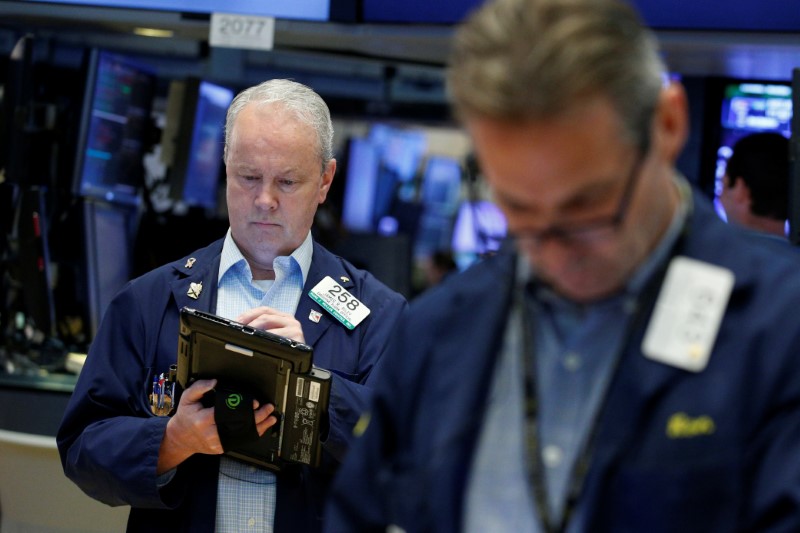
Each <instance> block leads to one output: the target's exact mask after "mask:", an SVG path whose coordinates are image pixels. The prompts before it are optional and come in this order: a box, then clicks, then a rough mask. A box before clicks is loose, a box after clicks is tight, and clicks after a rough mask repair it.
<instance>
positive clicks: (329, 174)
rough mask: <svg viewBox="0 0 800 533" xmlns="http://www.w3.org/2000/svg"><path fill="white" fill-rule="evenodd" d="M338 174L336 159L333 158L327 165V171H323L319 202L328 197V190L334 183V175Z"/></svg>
mask: <svg viewBox="0 0 800 533" xmlns="http://www.w3.org/2000/svg"><path fill="white" fill-rule="evenodd" d="M335 174H336V160H335V159H331V160H330V161H328V163H327V164H326V165H325V171H324V172H323V173H322V183H320V186H319V198H318V202H319V203H320V204H321V203H323V202H324V201H325V198H327V197H328V191H329V190H330V189H331V183H333V176H334V175H335Z"/></svg>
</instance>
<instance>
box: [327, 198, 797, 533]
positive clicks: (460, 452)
mask: <svg viewBox="0 0 800 533" xmlns="http://www.w3.org/2000/svg"><path fill="white" fill-rule="evenodd" d="M695 196H697V195H695ZM694 204H695V207H694V210H693V212H692V215H691V217H690V222H689V226H688V233H687V234H686V235H685V237H684V238H683V239H682V243H681V244H680V246H679V248H680V249H679V250H677V253H680V254H682V255H685V256H689V257H693V258H696V259H699V260H702V261H705V262H708V263H713V264H716V265H721V266H723V267H726V268H728V269H730V270H731V271H733V273H734V275H735V285H734V288H733V292H732V294H731V297H730V301H729V304H728V307H727V310H726V312H725V315H724V318H723V321H722V324H721V328H720V330H719V335H718V338H717V340H716V343H715V345H714V347H713V351H712V353H711V356H710V360H709V363H708V366H707V368H706V369H705V370H703V371H702V372H699V373H692V372H689V371H685V370H681V369H679V368H675V367H672V366H668V365H666V364H661V363H658V362H655V361H653V360H650V359H647V358H646V357H644V355H642V351H641V344H642V338H643V335H644V330H645V328H646V325H647V323H648V322H649V316H650V314H651V312H652V307H653V303H652V302H651V303H650V304H649V306H648V308H645V310H644V313H645V314H644V318H645V320H643V321H642V322H641V323H640V324H641V325H640V326H639V327H638V329H637V331H634V332H633V334H632V335H631V336H630V338H629V339H628V340H627V344H626V348H625V350H624V351H623V354H622V358H621V361H620V364H619V367H618V369H617V371H616V373H615V375H614V377H613V380H612V382H611V384H610V388H609V391H608V396H607V398H606V403H605V406H604V409H603V411H602V412H601V414H600V418H599V422H598V424H599V425H598V427H597V434H596V438H595V445H594V448H593V453H592V455H591V461H590V464H589V470H588V474H587V477H586V479H585V484H584V486H583V491H582V493H581V494H580V497H579V500H578V503H577V505H578V506H579V507H580V508H581V512H580V513H578V514H580V515H582V516H584V517H585V522H584V523H583V524H581V525H580V527H579V528H578V530H579V531H587V532H592V533H605V532H609V533H610V532H613V533H620V532H623V533H624V532H637V533H640V532H644V531H646V532H648V533H653V532H662V531H663V532H676V531H680V532H694V531H696V532H703V533H707V532H711V531H714V532H722V531H724V532H733V531H759V532H764V531H786V532H788V531H800V320H799V319H798V313H797V308H798V306H800V260H798V256H797V255H796V254H794V253H793V251H791V250H790V248H789V247H787V246H785V245H784V246H780V247H779V246H769V245H768V244H764V243H761V244H759V242H757V241H756V240H755V239H750V238H748V237H747V236H745V235H744V234H743V233H742V232H740V231H737V230H734V229H732V228H730V227H727V226H726V225H725V224H724V223H723V222H722V221H721V220H719V219H718V217H717V216H716V215H715V214H714V213H713V211H712V209H711V206H710V205H709V203H708V202H707V201H705V200H704V199H702V198H698V197H696V198H695V202H694ZM514 265H515V257H514V256H512V255H510V254H509V255H506V254H500V255H498V256H496V257H494V258H491V259H487V260H485V261H483V262H482V263H480V264H478V265H476V266H475V267H473V268H472V269H470V270H468V271H467V272H465V273H463V274H462V275H459V276H456V277H454V278H453V279H450V280H448V281H446V282H445V283H444V285H442V286H440V287H439V288H438V289H434V290H432V291H431V292H429V293H427V294H425V295H423V296H422V297H421V298H420V299H418V300H415V301H414V302H412V305H411V306H410V308H409V312H408V313H406V314H404V317H403V318H402V319H401V321H400V324H399V326H398V328H397V335H398V339H397V340H396V341H393V343H392V346H393V347H394V348H396V349H393V350H391V351H390V352H388V353H387V354H386V356H385V357H384V358H383V360H382V361H381V363H380V365H379V368H378V369H376V376H375V381H374V387H375V391H376V394H375V397H374V399H373V405H372V407H371V408H370V411H369V413H368V419H369V425H368V427H367V430H366V432H365V433H364V434H363V436H361V437H360V438H358V439H356V441H355V442H354V443H353V445H352V446H351V448H350V452H349V453H348V455H347V458H346V459H345V461H344V463H343V465H342V467H341V469H340V470H339V474H338V476H339V477H338V478H337V480H336V481H335V483H334V486H333V489H332V491H331V495H330V499H329V505H328V507H327V513H328V516H327V518H326V531H329V532H335V533H340V532H353V531H358V532H369V531H376V532H377V531H385V530H386V526H387V525H388V524H394V525H397V526H399V528H401V529H398V531H402V530H405V531H406V532H408V533H412V532H436V533H448V532H453V531H460V530H461V529H462V525H463V524H462V515H463V512H464V509H463V505H464V499H465V489H466V487H467V485H468V479H469V466H470V464H471V463H472V460H473V456H474V452H475V445H476V443H477V442H478V437H479V435H480V432H481V424H482V423H483V413H484V412H485V408H484V404H485V398H486V396H487V394H488V391H489V390H490V385H491V382H492V373H493V369H494V363H495V361H496V359H497V355H498V353H499V352H500V350H501V345H502V338H503V332H504V328H505V325H506V321H507V317H508V312H509V308H510V296H511V293H512V282H513V271H514ZM681 413H685V415H686V416H685V417H683V418H682V419H683V420H700V421H702V427H700V426H696V427H691V426H686V427H683V428H678V429H681V431H674V428H673V430H669V429H668V421H669V420H676V418H673V415H677V417H678V418H680V417H682V415H681ZM366 419H367V417H366V416H365V420H366ZM520 468H521V469H523V468H525V465H522V464H521V465H520Z"/></svg>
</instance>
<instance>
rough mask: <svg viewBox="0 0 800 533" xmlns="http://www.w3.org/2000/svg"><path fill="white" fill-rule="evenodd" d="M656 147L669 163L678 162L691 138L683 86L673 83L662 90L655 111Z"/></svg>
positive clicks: (687, 105) (687, 107)
mask: <svg viewBox="0 0 800 533" xmlns="http://www.w3.org/2000/svg"><path fill="white" fill-rule="evenodd" d="M653 118H654V122H655V135H656V136H657V137H658V138H657V139H656V146H657V147H658V149H659V150H660V151H661V153H662V156H663V157H664V159H666V160H667V161H673V162H674V161H677V159H678V156H679V155H680V153H681V151H682V150H683V147H684V145H685V144H686V139H687V138H688V136H689V104H688V100H687V97H686V91H685V90H684V88H683V85H681V84H680V83H677V82H672V83H670V84H669V85H668V86H666V87H664V88H663V89H662V90H661V93H660V95H659V98H658V104H657V107H656V111H655V116H654V117H653Z"/></svg>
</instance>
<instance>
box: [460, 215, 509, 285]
mask: <svg viewBox="0 0 800 533" xmlns="http://www.w3.org/2000/svg"><path fill="white" fill-rule="evenodd" d="M506 233H507V224H506V217H505V216H504V215H503V213H502V211H500V208H498V207H497V206H496V205H495V204H493V203H492V202H489V201H488V200H478V201H474V202H462V203H461V206H460V207H459V208H458V215H457V216H456V222H455V226H454V228H453V240H452V248H453V255H454V257H455V260H456V263H457V264H458V266H459V268H461V269H463V268H465V267H467V266H469V264H471V263H472V262H473V261H474V260H475V259H477V258H478V257H479V256H481V255H483V254H486V253H489V252H494V251H497V250H499V249H500V243H501V242H502V240H503V238H504V237H505V236H506Z"/></svg>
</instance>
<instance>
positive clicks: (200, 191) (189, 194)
mask: <svg viewBox="0 0 800 533" xmlns="http://www.w3.org/2000/svg"><path fill="white" fill-rule="evenodd" d="M233 97H234V93H233V90H232V89H228V88H227V87H222V86H220V85H216V84H214V83H210V82H208V81H200V80H193V81H190V82H187V88H186V94H185V96H184V98H185V103H186V104H187V105H186V106H185V107H184V110H183V112H182V114H181V116H182V120H181V127H180V130H179V135H180V137H181V142H179V143H178V146H179V148H178V149H177V153H176V154H175V161H174V167H173V176H172V181H173V187H172V194H173V197H177V198H178V199H180V200H182V201H183V202H184V203H186V204H187V205H190V206H201V207H206V208H208V209H214V208H215V207H216V205H217V190H218V188H219V181H220V175H221V173H222V152H223V147H224V136H225V115H226V113H227V111H228V106H229V105H230V103H231V101H232V100H233Z"/></svg>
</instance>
